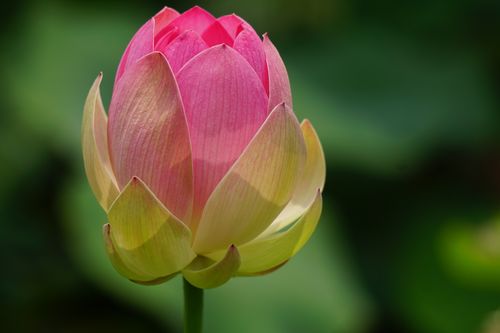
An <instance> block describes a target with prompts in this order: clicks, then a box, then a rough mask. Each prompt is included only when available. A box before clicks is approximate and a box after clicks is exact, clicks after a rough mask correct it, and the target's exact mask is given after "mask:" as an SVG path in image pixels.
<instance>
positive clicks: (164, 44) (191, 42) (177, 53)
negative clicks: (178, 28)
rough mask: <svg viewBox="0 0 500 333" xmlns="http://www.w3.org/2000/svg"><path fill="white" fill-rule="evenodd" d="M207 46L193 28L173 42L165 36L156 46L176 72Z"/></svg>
mask: <svg viewBox="0 0 500 333" xmlns="http://www.w3.org/2000/svg"><path fill="white" fill-rule="evenodd" d="M207 48H208V46H207V44H206V43H205V42H204V41H203V39H201V37H200V36H199V35H198V34H197V33H196V32H194V31H193V30H188V31H185V32H184V33H182V34H181V35H179V37H177V38H176V39H174V40H173V41H172V42H170V41H169V40H168V38H163V39H162V40H161V41H160V43H158V45H157V46H156V50H158V51H160V52H162V53H163V54H164V55H165V57H167V60H168V63H169V64H170V67H171V68H172V71H173V72H174V73H177V72H178V71H179V70H180V69H181V67H182V66H184V64H185V63H186V62H187V61H188V60H190V59H191V58H192V57H194V56H195V55H197V54H198V53H200V52H201V51H203V50H205V49H207Z"/></svg>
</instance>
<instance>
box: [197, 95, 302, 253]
mask: <svg viewBox="0 0 500 333" xmlns="http://www.w3.org/2000/svg"><path fill="white" fill-rule="evenodd" d="M305 158H306V148H305V143H304V138H303V135H302V132H301V130H300V125H299V123H298V122H297V119H296V118H295V115H294V114H293V112H292V110H290V109H289V108H288V107H287V106H286V105H285V104H281V105H279V106H277V107H276V108H275V109H274V111H273V112H271V114H270V115H269V117H268V118H267V120H266V121H265V122H264V124H263V125H262V127H261V128H260V129H259V131H258V132H257V134H256V135H255V137H254V138H253V139H252V141H251V142H250V143H249V145H248V146H247V148H246V149H245V151H244V152H243V154H242V155H241V156H240V158H239V159H238V160H237V161H236V162H235V164H234V165H233V166H232V168H231V169H230V170H229V172H228V173H227V174H226V176H224V178H223V179H222V180H221V182H220V183H219V184H218V185H217V187H216V188H215V190H214V192H213V193H212V194H211V196H210V198H209V199H208V201H207V204H206V206H205V208H204V211H203V214H202V218H201V221H200V224H199V227H198V230H197V233H196V237H195V241H194V245H193V247H194V249H195V251H196V252H197V253H202V254H206V253H210V252H213V251H216V250H222V249H226V248H227V247H228V246H229V245H231V244H235V245H236V246H239V245H241V244H244V243H246V242H248V241H250V240H252V239H254V238H255V237H256V236H258V235H259V234H261V233H262V232H263V231H264V230H265V229H266V228H267V227H268V226H269V225H270V224H271V223H272V221H273V220H274V219H275V218H276V216H278V214H279V213H280V212H281V210H282V209H283V207H285V205H286V204H287V203H288V202H289V201H290V198H291V197H292V194H293V191H294V190H295V187H296V184H297V178H298V176H299V174H300V171H301V170H302V168H303V167H304V163H305Z"/></svg>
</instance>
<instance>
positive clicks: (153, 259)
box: [108, 177, 196, 278]
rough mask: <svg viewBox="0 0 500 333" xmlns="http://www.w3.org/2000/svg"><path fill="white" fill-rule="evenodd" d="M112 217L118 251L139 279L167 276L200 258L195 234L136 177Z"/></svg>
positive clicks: (114, 207)
mask: <svg viewBox="0 0 500 333" xmlns="http://www.w3.org/2000/svg"><path fill="white" fill-rule="evenodd" d="M108 218H109V223H110V225H111V235H110V238H111V240H112V242H113V245H114V249H115V250H116V252H117V254H118V256H119V257H120V258H121V260H122V262H123V264H124V266H126V267H127V268H128V269H129V270H130V271H132V272H136V273H137V274H139V276H148V277H153V278H162V277H166V276H168V275H170V274H173V273H176V272H178V271H179V270H181V269H183V268H184V267H186V265H188V264H189V263H190V262H191V260H193V259H194V257H195V256H196V255H195V254H194V252H193V251H192V250H191V231H190V230H189V229H188V228H187V227H186V226H185V225H184V224H183V223H182V222H180V221H179V220H178V219H177V218H176V217H175V216H173V215H172V214H171V213H170V212H169V211H168V210H167V209H166V208H165V207H164V206H163V205H162V204H161V202H160V201H158V199H157V198H156V197H155V196H154V194H153V193H152V192H151V191H150V190H149V189H148V188H147V187H146V185H145V184H144V183H143V182H142V181H140V180H139V179H138V178H136V177H134V178H132V180H131V181H130V183H129V184H127V186H126V187H125V188H124V190H123V191H122V193H120V196H119V197H118V198H117V199H116V201H115V202H114V204H113V206H112V207H111V209H110V211H109V213H108Z"/></svg>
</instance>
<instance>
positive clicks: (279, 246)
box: [238, 191, 322, 275]
mask: <svg viewBox="0 0 500 333" xmlns="http://www.w3.org/2000/svg"><path fill="white" fill-rule="evenodd" d="M321 208H322V200H321V193H320V192H319V191H318V192H317V195H316V199H315V200H314V201H313V203H312V204H311V205H310V207H309V208H308V210H307V212H306V213H305V214H304V215H303V216H302V217H301V218H300V220H298V221H297V222H296V223H295V224H294V225H293V226H292V227H291V228H290V229H288V230H286V231H283V232H280V233H277V234H274V235H272V236H270V237H267V238H263V239H259V240H255V241H251V242H249V243H247V244H244V245H242V246H240V247H239V250H240V255H241V265H240V269H239V270H238V275H256V274H264V273H266V272H271V271H273V270H274V269H273V268H275V267H277V266H278V267H280V266H281V265H282V264H284V263H285V262H287V261H288V260H289V259H290V257H292V256H293V255H295V254H296V253H297V252H298V251H299V250H300V249H301V248H302V247H303V246H304V244H305V243H306V242H307V241H308V240H309V238H310V237H311V235H312V233H313V231H314V229H315V228H316V226H317V224H318V220H319V217H320V215H321Z"/></svg>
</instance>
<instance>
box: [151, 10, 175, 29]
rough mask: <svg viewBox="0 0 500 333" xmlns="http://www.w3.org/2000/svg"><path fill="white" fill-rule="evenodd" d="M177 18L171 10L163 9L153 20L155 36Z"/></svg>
mask: <svg viewBox="0 0 500 333" xmlns="http://www.w3.org/2000/svg"><path fill="white" fill-rule="evenodd" d="M178 16H179V13H178V12H177V11H176V10H175V9H172V8H169V7H164V8H163V9H162V10H160V11H159V12H158V13H157V14H156V15H155V16H154V17H153V18H154V19H155V35H157V34H158V33H159V32H160V31H162V30H163V29H164V28H165V27H166V26H167V25H168V24H169V23H170V22H172V21H173V20H174V19H175V18H177V17H178Z"/></svg>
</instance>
